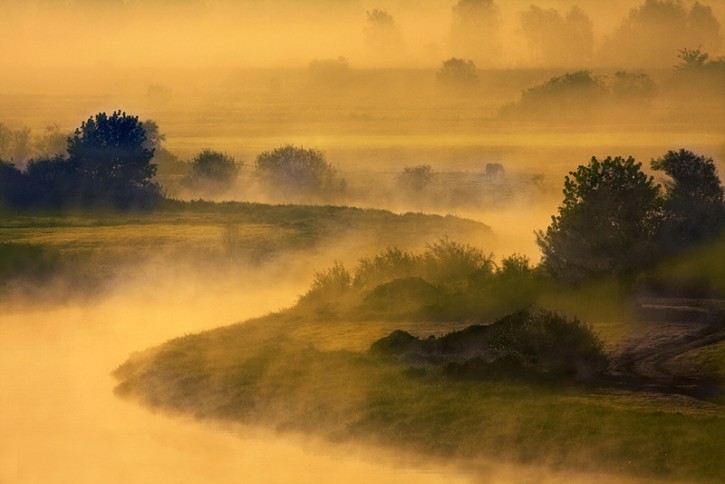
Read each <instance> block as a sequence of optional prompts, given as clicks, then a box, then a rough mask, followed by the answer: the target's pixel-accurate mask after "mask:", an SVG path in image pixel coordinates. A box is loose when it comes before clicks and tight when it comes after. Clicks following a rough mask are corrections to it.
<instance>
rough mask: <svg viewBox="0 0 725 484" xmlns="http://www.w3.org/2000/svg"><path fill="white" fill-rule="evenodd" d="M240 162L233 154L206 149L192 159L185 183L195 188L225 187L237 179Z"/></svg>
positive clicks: (215, 188)
mask: <svg viewBox="0 0 725 484" xmlns="http://www.w3.org/2000/svg"><path fill="white" fill-rule="evenodd" d="M238 174H239V164H238V163H237V162H236V161H235V160H234V158H232V157H231V156H229V155H227V154H225V153H220V152H218V151H213V150H210V149H205V150H202V151H201V152H199V153H198V154H197V155H196V156H194V159H193V160H192V161H191V166H190V170H189V174H188V175H187V176H186V178H185V179H184V184H185V185H186V186H188V187H191V188H194V189H214V190H219V189H225V188H229V187H230V186H231V185H233V184H234V182H235V181H236V179H237V175H238Z"/></svg>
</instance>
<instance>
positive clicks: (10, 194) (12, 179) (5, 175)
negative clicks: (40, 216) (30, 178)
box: [0, 160, 25, 208]
mask: <svg viewBox="0 0 725 484" xmlns="http://www.w3.org/2000/svg"><path fill="white" fill-rule="evenodd" d="M24 185H25V177H24V176H23V173H22V172H21V171H20V170H18V169H17V167H16V166H15V165H14V164H12V163H10V162H7V161H3V160H0V208H3V207H17V206H19V205H22V204H23V202H24V195H25V186H24Z"/></svg>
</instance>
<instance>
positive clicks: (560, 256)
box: [536, 157, 659, 283]
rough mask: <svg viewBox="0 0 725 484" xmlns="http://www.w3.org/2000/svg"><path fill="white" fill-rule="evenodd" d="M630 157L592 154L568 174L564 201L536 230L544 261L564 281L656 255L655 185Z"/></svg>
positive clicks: (633, 265)
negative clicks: (542, 228) (548, 222)
mask: <svg viewBox="0 0 725 484" xmlns="http://www.w3.org/2000/svg"><path fill="white" fill-rule="evenodd" d="M641 166H642V164H641V163H636V162H635V160H634V159H633V158H631V157H629V158H627V159H624V158H621V157H616V158H611V157H608V158H606V159H605V160H604V161H601V162H600V161H599V160H597V159H596V158H592V160H591V162H590V163H589V164H588V165H587V166H583V165H580V166H579V167H578V168H577V170H576V171H573V172H571V173H570V174H569V176H567V177H566V179H565V182H564V201H563V203H562V205H561V206H560V207H559V214H558V215H556V216H553V217H552V223H551V225H550V226H549V227H548V228H547V229H546V231H543V232H542V231H539V232H537V234H536V241H537V243H538V245H539V247H540V248H541V250H542V253H543V258H542V261H541V265H542V267H543V268H544V269H545V270H546V271H547V272H548V273H549V274H550V275H552V276H553V277H555V278H557V279H560V280H564V281H567V282H572V283H576V282H581V281H584V280H586V279H589V278H594V277H599V276H604V275H615V276H628V275H631V274H633V273H636V272H637V271H638V270H639V269H641V268H642V267H645V266H646V265H648V264H649V263H651V262H652V261H653V260H654V257H655V255H656V251H655V247H656V245H655V236H656V232H657V226H658V218H659V186H658V185H655V184H654V181H653V178H652V177H648V176H647V175H645V174H644V173H643V172H642V170H641Z"/></svg>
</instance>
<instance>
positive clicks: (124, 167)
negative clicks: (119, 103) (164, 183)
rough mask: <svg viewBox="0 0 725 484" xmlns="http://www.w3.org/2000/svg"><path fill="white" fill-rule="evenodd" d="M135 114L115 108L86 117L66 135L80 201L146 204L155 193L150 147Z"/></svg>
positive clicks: (126, 205)
mask: <svg viewBox="0 0 725 484" xmlns="http://www.w3.org/2000/svg"><path fill="white" fill-rule="evenodd" d="M146 142H147V138H146V131H145V130H144V127H143V125H142V124H141V123H140V122H139V120H138V117H137V116H129V115H126V113H124V112H121V111H116V112H114V113H113V114H111V115H110V116H108V115H107V114H106V113H99V114H97V115H96V116H94V117H90V118H88V120H87V121H85V122H83V124H82V125H81V127H80V128H78V129H76V130H75V133H74V134H73V136H72V137H70V138H69V139H68V155H69V159H70V162H71V164H72V165H73V167H74V168H75V170H76V173H77V178H78V182H79V193H78V195H79V197H80V202H81V203H83V204H104V203H110V204H112V205H113V206H116V207H121V208H123V207H131V206H147V205H149V204H150V203H152V202H153V200H154V199H155V198H156V197H157V196H158V194H159V187H158V185H156V184H155V183H153V182H152V180H151V179H152V178H153V176H154V174H155V173H156V165H154V164H153V163H151V158H152V157H153V155H154V150H153V148H150V147H148V146H147V144H146Z"/></svg>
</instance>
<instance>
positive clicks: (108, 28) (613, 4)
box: [0, 0, 725, 68]
mask: <svg viewBox="0 0 725 484" xmlns="http://www.w3.org/2000/svg"><path fill="white" fill-rule="evenodd" d="M455 3H456V2H455V1H454V0H427V1H412V0H394V1H370V0H347V1H334V0H312V1H305V2H298V1H292V0H266V1H259V0H246V1H231V0H125V1H123V0H106V1H102V0H36V1H32V0H31V1H23V0H0V8H1V9H2V11H3V14H2V15H0V43H2V45H3V46H5V47H3V49H2V51H1V52H0V56H2V58H1V59H0V61H1V62H2V65H3V66H4V67H5V68H35V67H41V68H42V67H99V68H107V67H148V66H158V67H179V66H182V67H209V66H224V67H229V66H231V67H238V66H243V67H280V66H304V65H306V64H307V63H309V62H310V61H311V60H313V59H316V58H330V57H337V56H340V55H342V56H345V57H346V58H348V60H349V61H350V63H351V65H353V66H361V67H364V66H376V65H383V66H389V65H401V66H407V67H430V66H435V65H438V64H439V63H440V61H441V59H444V58H447V57H450V55H451V54H452V51H451V47H450V30H451V25H452V6H453V5H454V4H455ZM496 3H497V4H498V5H499V8H500V10H501V25H500V27H501V31H500V32H501V39H502V43H501V49H502V54H503V56H502V58H501V59H499V60H498V61H497V64H498V65H500V66H502V67H520V66H526V65H527V63H529V62H530V60H531V59H530V55H529V52H528V51H529V45H528V44H527V42H526V40H525V38H524V37H523V35H522V31H521V23H520V12H521V11H523V10H526V9H528V8H529V6H530V5H531V4H536V5H538V6H540V7H542V8H545V9H548V8H556V9H558V10H560V11H561V12H562V13H565V12H566V11H567V10H568V9H569V8H570V7H571V6H572V5H574V4H576V5H578V6H579V7H581V8H582V10H583V11H584V12H585V13H586V14H587V15H588V16H589V17H590V18H591V19H592V23H593V30H594V34H595V40H596V42H598V43H601V41H602V39H604V37H605V36H606V35H609V34H611V32H612V31H613V30H614V29H615V28H616V27H617V26H618V25H619V24H620V23H621V20H622V19H623V18H624V17H625V16H626V15H627V13H628V12H629V10H630V8H632V7H634V6H638V5H641V4H642V3H643V2H642V1H632V0H610V1H607V2H602V1H599V0H579V1H577V2H575V1H565V0H542V1H539V2H536V1H532V0H506V1H502V0H499V1H498V2H496ZM692 3H693V2H690V1H686V2H684V4H685V5H686V6H689V5H691V4H692ZM703 3H705V4H709V5H710V6H712V7H713V9H714V11H715V13H716V15H718V16H719V18H722V11H723V9H725V5H724V4H725V2H723V1H722V0H710V1H708V0H704V2H703ZM374 8H379V9H383V10H385V11H387V12H388V13H390V14H391V15H392V17H393V18H394V20H395V23H396V27H397V29H398V31H399V33H400V38H401V39H402V42H401V43H400V44H399V45H397V46H396V47H395V48H394V49H392V50H394V51H395V55H393V56H390V55H387V56H381V55H379V53H377V52H371V49H370V46H369V45H366V38H365V26H366V18H367V16H366V12H367V11H369V10H372V9H374ZM693 47H696V46H693Z"/></svg>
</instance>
